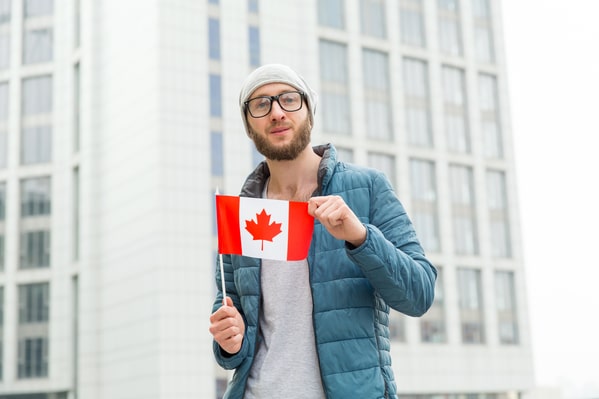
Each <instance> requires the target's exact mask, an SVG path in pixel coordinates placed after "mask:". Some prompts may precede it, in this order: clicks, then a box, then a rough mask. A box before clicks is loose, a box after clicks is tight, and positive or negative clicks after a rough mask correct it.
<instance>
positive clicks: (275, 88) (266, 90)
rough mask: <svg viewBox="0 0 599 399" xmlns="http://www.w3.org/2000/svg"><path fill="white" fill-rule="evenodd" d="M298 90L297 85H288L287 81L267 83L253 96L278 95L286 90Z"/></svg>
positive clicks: (252, 95)
mask: <svg viewBox="0 0 599 399" xmlns="http://www.w3.org/2000/svg"><path fill="white" fill-rule="evenodd" d="M294 90H297V89H296V88H295V87H293V86H291V85H288V84H286V83H267V84H265V85H262V86H260V87H258V88H257V89H256V90H255V91H254V92H253V93H252V94H251V95H250V98H252V97H259V96H276V95H277V94H281V93H284V92H286V91H294Z"/></svg>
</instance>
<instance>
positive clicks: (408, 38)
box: [399, 0, 426, 47]
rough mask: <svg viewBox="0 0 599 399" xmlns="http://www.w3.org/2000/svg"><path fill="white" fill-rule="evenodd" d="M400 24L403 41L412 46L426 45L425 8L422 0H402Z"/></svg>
mask: <svg viewBox="0 0 599 399" xmlns="http://www.w3.org/2000/svg"><path fill="white" fill-rule="evenodd" d="M400 1H401V2H400V14H399V24H400V29H401V42H402V43H403V44H407V45H410V46H416V47H426V31H425V24H424V8H423V5H422V0H400Z"/></svg>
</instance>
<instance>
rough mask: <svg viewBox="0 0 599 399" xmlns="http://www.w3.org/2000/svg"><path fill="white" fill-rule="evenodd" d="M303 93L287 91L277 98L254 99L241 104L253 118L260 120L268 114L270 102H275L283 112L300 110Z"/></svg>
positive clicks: (261, 97) (262, 97)
mask: <svg viewBox="0 0 599 399" xmlns="http://www.w3.org/2000/svg"><path fill="white" fill-rule="evenodd" d="M303 98H304V93H303V92H301V91H288V92H286V93H281V94H279V95H277V96H260V97H254V98H251V99H249V100H247V101H246V102H244V103H243V104H244V105H245V109H247V110H248V111H249V113H250V115H251V116H252V117H253V118H262V117H264V116H266V115H268V114H269V113H270V110H271V109H272V102H273V101H276V102H277V103H279V106H280V107H281V109H282V110H283V111H287V112H295V111H299V110H300V109H302V105H303Z"/></svg>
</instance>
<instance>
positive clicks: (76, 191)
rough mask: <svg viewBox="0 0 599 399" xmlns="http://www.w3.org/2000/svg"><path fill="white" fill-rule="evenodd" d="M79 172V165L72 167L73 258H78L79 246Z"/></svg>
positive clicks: (76, 259) (75, 259)
mask: <svg viewBox="0 0 599 399" xmlns="http://www.w3.org/2000/svg"><path fill="white" fill-rule="evenodd" d="M80 180H81V179H80V174H79V167H75V168H73V260H74V261H78V260H79V254H80V246H81V218H80V214H79V213H80V209H81V205H80V199H81V195H80V192H79V188H80Z"/></svg>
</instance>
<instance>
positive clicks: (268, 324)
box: [244, 259, 325, 399]
mask: <svg viewBox="0 0 599 399" xmlns="http://www.w3.org/2000/svg"><path fill="white" fill-rule="evenodd" d="M260 280H261V287H262V303H261V306H262V307H261V309H260V329H259V334H260V335H259V337H260V338H261V341H259V343H258V351H257V353H256V357H255V359H254V363H253V364H252V368H251V370H250V374H249V378H248V382H247V386H246V392H245V396H244V398H245V399H270V398H277V399H278V398H292V399H320V398H322V399H324V398H325V394H324V389H323V386H322V380H321V378H320V367H319V365H318V356H317V354H316V341H315V338H314V326H313V322H312V292H311V289H310V282H309V270H308V262H307V261H306V260H302V261H294V262H283V261H274V260H267V259H263V260H262V270H261V275H260Z"/></svg>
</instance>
